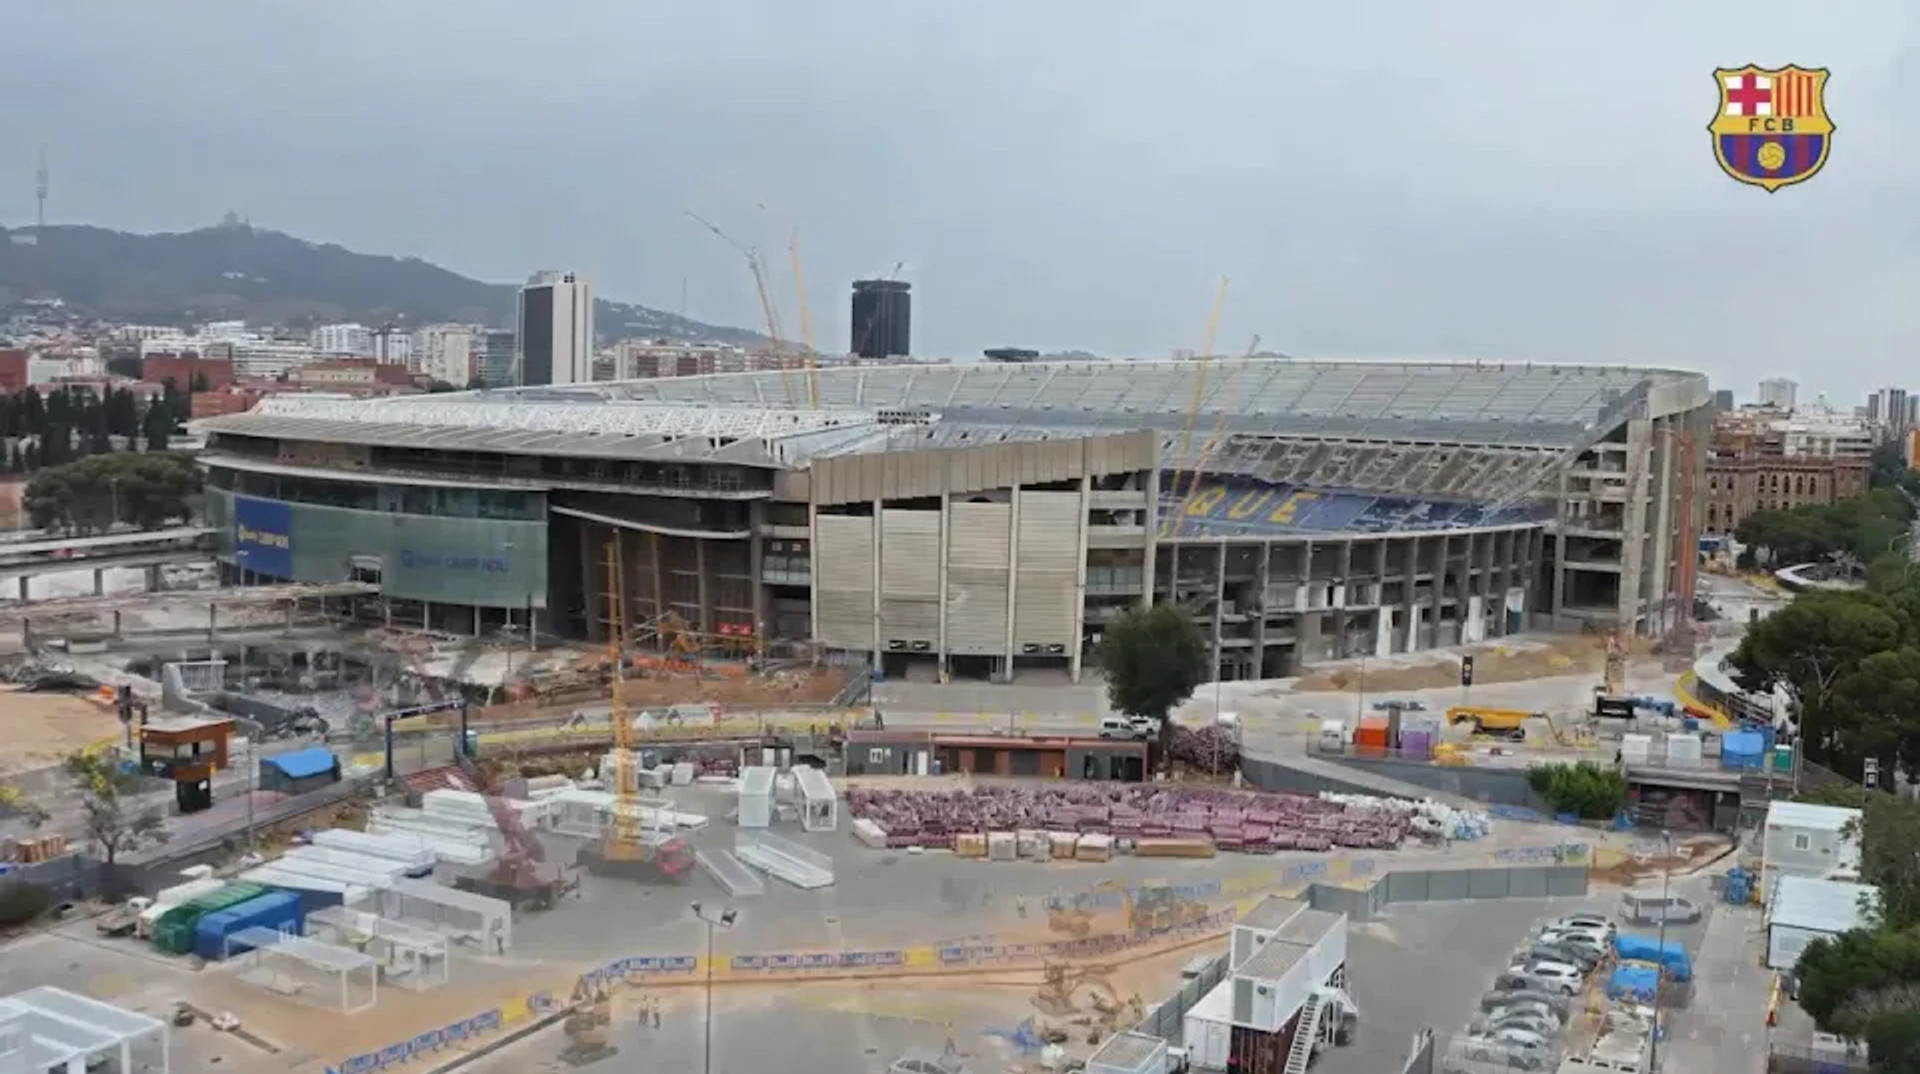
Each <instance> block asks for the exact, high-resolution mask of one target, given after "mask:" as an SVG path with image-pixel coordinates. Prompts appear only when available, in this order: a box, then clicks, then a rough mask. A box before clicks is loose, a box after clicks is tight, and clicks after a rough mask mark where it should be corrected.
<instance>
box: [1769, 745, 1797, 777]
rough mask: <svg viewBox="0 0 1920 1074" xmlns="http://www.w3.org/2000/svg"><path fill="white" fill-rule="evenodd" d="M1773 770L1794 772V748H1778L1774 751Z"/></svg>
mask: <svg viewBox="0 0 1920 1074" xmlns="http://www.w3.org/2000/svg"><path fill="white" fill-rule="evenodd" d="M1773 770H1774V771H1775V772H1792V771H1793V747H1792V746H1777V747H1775V748H1774V751H1773Z"/></svg>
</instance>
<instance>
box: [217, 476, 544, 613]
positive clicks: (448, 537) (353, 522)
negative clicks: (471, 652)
mask: <svg viewBox="0 0 1920 1074" xmlns="http://www.w3.org/2000/svg"><path fill="white" fill-rule="evenodd" d="M264 476H265V475H258V474H248V473H239V472H237V471H220V470H215V471H213V473H211V474H210V475H209V480H208V487H207V502H206V507H207V519H208V525H210V526H213V527H215V528H216V529H217V530H218V531H219V536H218V538H217V541H218V547H219V554H220V557H221V558H222V559H223V560H225V561H226V562H228V563H233V564H235V565H238V566H242V567H244V568H246V569H247V570H249V571H252V572H255V573H258V574H264V575H268V576H271V577H276V578H286V579H288V580H291V581H296V582H337V581H344V580H346V579H347V578H349V577H350V576H351V574H352V572H353V567H354V562H355V561H356V560H360V561H362V562H364V561H366V560H369V559H377V560H378V561H379V565H380V579H381V589H382V591H383V592H384V593H385V595H387V596H389V597H393V598H396V599H401V600H422V601H433V602H435V603H447V604H462V605H471V606H476V607H490V608H525V607H529V606H531V607H534V608H545V607H546V606H547V520H546V498H545V497H544V496H543V495H542V494H540V493H537V492H518V491H497V490H484V489H483V490H476V489H458V488H456V489H447V488H432V487H424V486H388V485H372V484H367V483H363V482H350V481H333V480H323V479H312V478H284V477H270V478H265V480H267V481H270V482H273V483H275V487H272V488H271V489H269V488H262V487H261V484H260V483H261V479H262V478H263V477H264ZM236 486H239V487H240V488H241V489H244V490H245V491H236ZM256 490H258V491H262V492H265V491H272V492H277V493H280V494H282V495H281V496H273V497H269V496H260V495H252V494H249V493H252V492H254V491H256ZM282 497H293V498H282ZM314 500H329V501H332V502H312V501H314ZM349 503H350V504H356V505H363V506H343V505H342V504H349ZM408 507H412V508H419V509H420V511H419V512H418V513H414V512H410V511H407V510H403V508H408ZM503 516H504V517H503Z"/></svg>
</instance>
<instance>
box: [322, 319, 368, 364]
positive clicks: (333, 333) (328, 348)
mask: <svg viewBox="0 0 1920 1074" xmlns="http://www.w3.org/2000/svg"><path fill="white" fill-rule="evenodd" d="M313 349H314V350H315V351H318V352H319V353H321V354H348V355H353V356H355V357H361V358H365V357H371V356H372V355H373V329H371V328H368V327H367V326H366V325H364V324H327V325H321V326H320V327H319V328H316V329H314V330H313Z"/></svg>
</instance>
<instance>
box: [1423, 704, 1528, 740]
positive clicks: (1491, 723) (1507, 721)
mask: <svg viewBox="0 0 1920 1074" xmlns="http://www.w3.org/2000/svg"><path fill="white" fill-rule="evenodd" d="M1542 715H1544V714H1543V713H1538V712H1528V711H1526V710H1525V709H1491V708H1481V707H1478V706H1474V705H1455V706H1454V707H1452V708H1450V709H1448V710H1447V726H1448V727H1457V726H1459V725H1460V724H1467V725H1468V726H1469V727H1470V728H1471V729H1472V731H1473V733H1474V734H1476V735H1492V736H1494V737H1496V738H1507V739H1512V740H1513V741H1515V742H1524V741H1526V738H1527V726H1526V724H1527V721H1528V720H1532V719H1537V718H1539V717H1540V716H1542Z"/></svg>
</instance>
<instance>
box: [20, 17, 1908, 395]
mask: <svg viewBox="0 0 1920 1074" xmlns="http://www.w3.org/2000/svg"><path fill="white" fill-rule="evenodd" d="M5 6H6V7H7V9H8V12H7V15H6V18H5V23H6V28H5V30H4V32H0V220H4V221H6V222H8V223H15V224H18V223H23V222H30V220H31V216H32V212H33V199H32V193H33V183H32V174H33V168H34V153H35V147H36V146H37V145H39V144H40V143H42V142H45V143H46V144H47V145H48V146H49V147H50V154H51V157H52V162H53V173H54V178H53V196H52V198H51V199H50V204H49V218H50V220H51V221H52V222H56V223H88V224H98V225H105V226H110V227H115V228H123V229H128V230H139V231H154V230H183V229H189V228H194V227H199V226H205V225H208V224H211V223H213V222H215V221H216V220H218V219H219V217H220V215H221V214H222V213H223V212H225V211H226V210H228V209H233V210H236V211H238V212H240V213H242V214H243V215H246V216H249V217H251V218H252V220H253V221H254V223H255V224H257V225H260V226H265V227H272V228H275V229H278V230H283V231H287V232H290V233H292V234H295V235H299V236H301V237H304V238H310V239H315V240H325V241H332V242H338V243H341V244H343V245H346V246H348V247H351V248H354V249H359V250H364V251H369V252H377V253H388V254H396V255H418V256H421V257H424V258H427V259H428V260H432V261H435V262H438V263H441V264H444V265H446V266H448V267H449V268H453V269H455V270H457V271H460V272H463V273H466V274H469V275H473V276H478V277H482V278H485V279H490V280H497V281H509V280H517V279H520V278H523V277H524V276H525V275H526V274H527V273H528V272H529V271H531V270H533V269H537V268H573V269H578V270H583V271H585V272H587V273H589V274H590V275H591V276H592V278H593V280H594V281H595V286H596V288H597V290H598V292H599V293H600V294H602V295H604V296H607V297H613V298H620V299H628V300H633V301H639V302H643V303H646V304H648V305H652V306H657V307H660V308H663V309H667V310H679V309H680V308H681V303H682V295H683V293H684V295H685V303H686V305H685V311H686V312H687V313H688V314H689V315H692V316H695V317H699V318H702V319H705V320H710V321H719V322H724V323H731V324H738V325H743V326H750V327H758V326H759V324H760V316H759V310H758V306H757V303H756V302H755V299H754V294H753V287H752V284H751V280H750V277H749V275H748V273H747V270H746V268H745V265H744V263H743V262H742V261H741V259H740V258H739V257H738V255H737V254H735V253H734V252H733V251H731V250H730V249H729V248H727V247H726V246H725V245H724V244H722V243H721V242H720V241H719V240H717V239H715V238H714V237H713V236H712V235H710V234H708V233H707V232H705V231H704V230H702V229H701V228H699V227H698V226H697V225H695V224H693V223H692V222H691V221H689V220H688V219H687V218H686V217H685V215H684V212H685V211H686V210H688V209H692V210H694V211H697V212H699V213H701V214H702V215H704V216H707V217H709V218H710V219H712V220H714V221H715V222H717V223H718V224H720V226H722V227H723V228H726V229H728V230H730V231H732V232H734V233H735V234H736V235H738V236H739V237H740V238H742V239H744V240H746V241H748V242H750V243H754V244H758V245H760V246H762V247H763V248H765V249H766V251H767V254H768V258H769V260H770V261H771V262H772V263H773V264H774V266H775V272H774V283H775V287H774V291H775V298H776V300H777V301H778V302H779V303H780V304H781V306H782V308H783V317H784V319H785V321H786V322H787V324H788V326H789V329H790V332H797V328H798V322H799V318H798V317H797V316H796V314H795V306H796V304H797V303H796V300H795V296H794V287H793V279H792V273H791V271H790V269H789V268H788V265H789V261H788V257H787V236H788V235H789V233H790V231H791V230H792V229H793V228H796V227H797V228H798V229H799V233H800V237H801V255H802V260H803V264H804V269H805V276H806V283H807V286H808V293H809V298H810V306H811V312H812V321H813V332H814V335H815V338H816V342H817V343H818V345H820V346H821V347H822V348H823V349H835V350H838V349H844V348H845V347H846V345H847V343H846V340H847V313H846V292H847V282H848V281H849V280H851V279H852V278H854V277H856V276H866V275H882V274H885V273H887V272H889V271H890V270H891V269H892V268H893V266H894V264H895V263H896V262H905V265H906V267H905V271H904V273H903V278H905V279H908V280H910V281H911V282H912V283H913V285H914V291H915V307H914V344H915V350H916V351H917V352H918V353H921V354H927V355H971V354H975V353H977V352H978V351H979V350H980V349H981V348H983V347H991V346H996V345H1018V346H1031V347H1037V348H1040V349H1064V348H1084V349H1087V350H1092V351H1096V352H1099V353H1102V354H1108V355H1113V356H1161V355H1166V354H1168V353H1169V352H1171V351H1173V350H1175V349H1177V348H1190V349H1197V348H1199V347H1200V346H1201V342H1202V338H1203V335H1204V330H1205V324H1206V320H1207V310H1208V307H1209V305H1210V304H1211V302H1212V295H1213V290H1214V287H1215V284H1216V281H1217V280H1218V278H1219V277H1220V276H1222V275H1225V276H1227V277H1230V278H1231V281H1232V282H1231V284H1230V287H1229V291H1228V298H1227V302H1226V306H1225V314H1224V316H1223V318H1222V320H1221V324H1220V331H1219V337H1218V344H1217V348H1216V349H1217V350H1219V351H1220V352H1222V353H1229V352H1232V353H1237V352H1239V351H1242V350H1244V349H1245V348H1246V347H1247V345H1248V342H1249V340H1250V338H1251V337H1252V336H1253V335H1254V334H1256V333H1257V334H1259V335H1260V337H1261V340H1262V346H1263V348H1271V349H1278V350H1283V351H1286V352H1289V353H1293V354H1298V355H1306V356H1317V355H1325V356H1405V357H1427V356H1432V357H1448V356H1465V357H1478V358H1484V359H1489V360H1529V359H1531V360H1538V361H1560V362H1566V361H1589V362H1591V361H1599V362H1608V363H1613V362H1618V363H1632V364H1650V363H1659V364H1669V365H1675V366H1682V367H1689V368H1696V369H1701V370H1704V371H1705V372H1707V373H1708V374H1709V375H1710V376H1711V377H1712V378H1713V380H1714V382H1715V384H1716V385H1724V386H1729V387H1732V388H1734V389H1735V390H1736V392H1737V393H1738V394H1739V395H1740V396H1741V397H1742V398H1748V397H1751V395H1752V393H1753V391H1754V385H1755V383H1756V382H1757V381H1758V380H1759V379H1761V378H1762V377H1765V376H1770V375H1785V376H1791V377H1794V378H1795V379H1797V380H1799V381H1800V382H1801V383H1802V386H1803V387H1802V397H1803V398H1807V397H1810V396H1811V395H1812V394H1813V393H1815V392H1818V391H1822V390H1824V391H1826V392H1827V393H1829V396H1830V398H1831V399H1832V401H1834V402H1836V403H1844V404H1846V405H1852V404H1854V403H1856V402H1858V401H1859V398H1860V397H1861V396H1862V395H1863V394H1864V393H1865V392H1866V391H1868V390H1869V389H1871V388H1873V387H1875V386H1877V385H1880V384H1886V383H1899V384H1903V385H1906V386H1909V387H1915V388H1920V369H1917V368H1916V363H1915V361H1914V360H1913V359H1914V356H1915V353H1916V342H1917V341H1920V301H1913V300H1912V299H1915V298H1916V297H1920V295H1917V293H1916V285H1917V284H1920V207H1916V205H1915V197H1914V194H1913V187H1914V186H1915V183H1916V175H1920V129H1917V128H1916V124H1917V123H1920V120H1917V119H1916V117H1920V3H1916V0H1838V2H1836V3H1833V4H1832V5H1830V6H1829V7H1827V8H1824V9H1818V10H1816V9H1810V8H1808V7H1807V6H1806V5H1805V4H1804V3H1793V2H1788V0H1684V2H1679V3H1676V2H1674V0H1663V2H1653V0H1613V2H1604V3H1603V2H1590V0H1556V2H1554V3H1548V4H1540V3H1528V2H1522V0H1452V2H1448V3H1441V2H1439V0H1426V2H1415V0H1368V2H1366V3H1350V4H1326V3H1316V4H1307V3H1299V2H1285V0H1283V2H1274V0H1268V2H1265V3H1257V2H1253V0H1239V2H1233V3H1224V2H1223V3H1209V2H1205V0H1185V2H1180V3H1174V2H1171V0H1158V2H1130V0H1026V2H1023V3H1014V2H1009V0H969V2H935V0H911V2H901V0H887V2H882V0H701V2H698V3H688V2H685V0H682V2H678V3H668V2H665V0H546V2H543V3H533V2H531V0H525V2H522V0H512V2H509V0H497V2H493V3H488V2H485V0H480V2H476V0H378V2H372V0H330V2H328V3H323V4H298V5H294V4H281V3H261V2H260V0H86V2H84V3H34V2H30V0H13V2H11V3H7V4H5ZM1749 62H1753V63H1758V64H1762V65H1781V64H1787V63H1798V64H1801V65H1804V66H1810V67H1813V66H1825V67H1828V68H1830V69H1831V70H1832V72H1833V74H1832V79H1831V82H1830V84H1829V92H1828V98H1829V99H1828V110H1829V112H1830V113H1831V114H1832V115H1833V117H1834V119H1835V121H1836V122H1837V123H1838V124H1839V127H1840V129H1839V132H1838V134H1837V136H1836V138H1835V142H1834V150H1833V154H1832V157H1831V159H1830V160H1829V162H1828V164H1827V166H1826V169H1825V170H1824V171H1823V172H1822V173H1821V174H1820V175H1819V176H1817V177H1816V178H1815V179H1813V180H1812V181H1811V182H1809V183H1806V184H1803V185H1800V186H1795V187H1790V188H1787V189H1785V190H1783V191H1781V192H1779V193H1777V194H1773V195H1768V194H1766V193H1764V192H1763V191H1761V190H1759V189H1758V188H1754V187H1747V186H1741V185H1739V184H1736V183H1734V182H1733V181H1731V180H1729V179H1727V178H1726V177H1725V176H1723V175H1722V174H1721V172H1720V171H1719V169H1718V168H1717V167H1716V166H1715V164H1714V162H1713V158H1712V153H1711V146H1710V139H1709V136H1708V134H1707V132H1706V125H1707V123H1708V121H1709V120H1710V119H1711V118H1712V116H1713V113H1714V110H1715V106H1716V98H1715V95H1714V86H1713V81H1712V70H1713V68H1715V67H1716V66H1729V67H1732V66H1740V65H1742V64H1745V63H1749ZM1896 118H1898V119H1900V120H1901V121H1902V123H1903V127H1902V128H1896V125H1895V120H1896ZM8 176H11V177H12V178H7V177H8ZM762 206H764V208H763V207H762ZM1903 299H1906V300H1908V301H1903Z"/></svg>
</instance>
